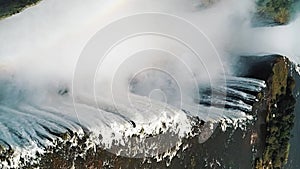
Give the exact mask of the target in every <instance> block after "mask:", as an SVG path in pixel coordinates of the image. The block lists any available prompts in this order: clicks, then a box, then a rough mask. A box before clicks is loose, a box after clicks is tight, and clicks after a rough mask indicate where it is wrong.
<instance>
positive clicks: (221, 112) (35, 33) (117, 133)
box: [0, 0, 300, 166]
mask: <svg viewBox="0 0 300 169" xmlns="http://www.w3.org/2000/svg"><path fill="white" fill-rule="evenodd" d="M198 5H199V4H198V3H197V2H196V1H193V0H190V1H180V0H175V1H172V2H171V1H165V2H161V1H159V0H154V1H151V2H150V1H128V2H127V1H123V0H120V1H117V0H115V1H110V2H108V1H97V0H91V1H89V2H82V1H79V0H78V1H73V0H66V1H63V2H61V1H54V0H44V1H42V2H41V3H40V4H38V5H36V6H34V7H31V8H28V9H26V10H25V11H23V12H21V13H20V14H17V15H15V16H12V17H10V18H7V19H4V20H1V21H0V75H1V76H0V87H1V88H0V129H1V130H0V144H1V145H4V146H5V147H12V148H14V149H17V150H19V153H20V154H19V155H20V156H24V154H26V153H28V152H31V155H32V154H34V153H32V151H30V150H33V151H42V150H43V149H44V148H45V147H46V146H48V145H51V144H53V141H54V140H55V139H57V138H58V137H59V134H61V133H65V132H68V131H73V132H74V131H76V132H78V133H83V131H85V132H92V134H93V135H94V136H99V134H100V135H101V136H102V138H101V139H99V138H96V139H95V140H94V141H95V144H101V145H104V148H110V147H111V146H112V142H113V141H114V140H118V141H119V142H120V144H125V142H126V141H124V140H126V139H124V137H127V136H132V135H134V134H140V131H141V130H142V129H143V131H144V134H145V135H150V134H153V135H155V134H158V133H160V131H161V128H162V126H165V125H166V126H167V129H165V130H164V131H163V132H166V131H167V130H169V129H170V130H172V131H173V132H174V133H176V134H177V137H178V138H179V139H180V138H183V137H186V136H188V134H189V132H190V131H191V121H190V119H189V117H191V116H196V117H198V118H199V119H201V120H204V121H210V122H214V123H217V122H220V121H221V120H224V119H230V120H232V121H246V120H249V119H251V118H252V117H251V115H249V112H251V110H252V104H253V103H254V102H255V101H256V98H255V95H256V93H258V92H260V91H261V90H262V89H263V88H264V87H266V86H265V82H264V81H261V80H258V79H250V78H242V77H233V76H231V75H230V72H231V71H232V70H234V68H232V67H228V66H227V62H231V61H232V60H234V58H232V57H233V56H236V55H240V54H252V55H254V54H264V53H272V52H275V53H276V52H277V53H280V54H283V55H292V60H294V61H297V56H299V55H300V52H299V49H298V50H297V49H296V48H294V47H296V45H295V44H296V43H297V42H294V41H291V40H289V39H285V41H284V42H285V43H286V44H291V45H290V46H291V48H292V49H290V48H289V47H285V48H282V50H280V51H277V49H279V48H277V47H278V44H279V43H277V40H278V39H279V40H281V39H282V38H284V37H283V36H282V37H281V36H275V37H274V36H273V35H274V34H281V33H279V32H285V33H284V36H285V35H289V36H288V37H287V38H289V37H290V36H292V35H293V32H294V31H295V29H294V28H297V27H299V26H298V25H299V24H298V20H297V21H295V22H293V23H292V24H291V25H288V26H284V27H281V28H280V29H279V28H263V29H258V28H251V26H250V18H251V12H252V11H253V8H254V4H253V2H251V1H244V2H240V1H235V0H230V1H224V2H223V1H221V2H218V3H216V4H215V5H214V6H212V7H210V8H208V9H200V8H198ZM144 12H155V13H160V12H162V13H168V14H171V15H172V16H173V15H176V16H179V17H180V18H184V19H186V20H187V22H186V23H192V24H193V25H194V26H195V27H197V28H199V29H200V30H201V31H202V32H203V34H204V35H205V36H204V35H203V36H202V37H201V38H203V39H197V40H196V42H197V46H200V47H199V48H200V49H203V50H202V53H201V54H200V55H201V56H200V58H201V59H202V60H201V62H199V61H197V58H196V57H195V56H193V53H192V52H191V51H187V47H182V46H183V45H181V46H180V43H179V42H178V41H176V42H174V40H170V38H169V39H168V38H165V37H163V36H159V37H158V36H157V35H155V36H154V35H149V36H148V35H145V36H143V37H142V39H141V38H139V37H137V38H132V39H129V40H128V41H127V42H124V43H120V45H119V46H117V47H116V48H115V49H112V51H111V52H110V53H109V54H108V55H107V56H108V57H107V59H104V60H103V62H102V63H103V64H104V66H102V67H101V68H99V70H98V69H97V71H98V72H97V73H95V74H92V75H91V74H89V73H86V72H84V71H82V72H80V73H79V74H76V73H74V72H76V70H78V61H80V56H81V54H82V52H83V51H84V50H85V46H86V44H88V42H89V40H90V39H91V38H92V37H93V36H94V35H95V34H96V33H97V32H98V31H99V29H101V28H103V27H105V25H109V24H111V23H112V22H113V21H116V20H118V19H120V18H123V17H124V16H130V15H134V14H137V13H144ZM179 21H182V19H179ZM141 22H142V21H141ZM141 22H137V23H136V25H130V27H137V28H139V27H142V26H143V25H142V24H141V25H140V23H141ZM149 22H150V21H149ZM157 22H159V19H158V21H157ZM182 22H183V21H182ZM160 23H163V22H160ZM185 26H186V25H184V26H183V27H180V28H179V27H172V28H170V27H167V28H169V29H170V30H169V31H171V29H172V31H173V32H177V31H178V32H181V31H182V32H184V29H183V28H185V29H186V30H185V31H190V30H191V31H192V30H194V29H190V27H189V26H186V27H185ZM157 27H158V28H160V27H162V28H164V25H155V26H153V29H156V28H157ZM122 29H126V26H125V27H119V28H118V29H116V30H111V33H110V34H109V36H110V37H112V38H114V37H117V36H118V32H119V31H120V32H121V30H122ZM176 29H178V30H176ZM126 30H127V29H126ZM128 32H130V30H128ZM249 32H251V37H249V35H250V34H249ZM266 32H267V33H266ZM148 33H149V32H148ZM193 35H194V34H192V35H191V39H188V40H190V42H193V40H194V39H193ZM252 35H255V36H252ZM178 36H181V35H180V34H178ZM183 36H184V35H183ZM256 36H258V37H259V38H258V40H257V39H255V37H256ZM196 37H197V36H196V35H195V38H196ZM271 37H272V39H274V40H272V41H271V40H269V38H271ZM276 37H278V39H276ZM261 39H263V40H261ZM118 40H121V39H118ZM145 40H146V41H145ZM103 41H104V43H105V42H106V41H107V43H108V41H109V39H104V40H103ZM257 41H258V42H259V43H257V44H256V42H257ZM263 42H264V43H266V45H265V44H264V45H262V44H260V43H263ZM249 43H250V44H251V45H249V46H247V44H249ZM188 45H190V44H188ZM100 46H105V45H104V44H103V45H102V44H100ZM264 46H266V47H267V48H264ZM280 46H281V43H280ZM287 46H288V45H287ZM201 47H202V48H201ZM256 47H259V48H258V49H259V50H257V51H256V49H257V48H256ZM158 48H159V49H163V50H157V49H158ZM140 49H145V50H144V51H140V52H139V53H137V54H136V53H134V52H136V51H139V50H140ZM148 50H151V51H150V52H147V51H148ZM216 51H217V52H216ZM95 55H96V54H95ZM216 56H218V57H216ZM130 57H132V58H133V59H132V58H131V59H130ZM81 58H82V57H81ZM183 63H184V64H183ZM200 63H202V65H201V64H200ZM92 64H93V63H90V64H88V65H87V66H86V65H85V66H86V67H83V68H82V70H88V69H89V65H92ZM144 68H147V69H146V71H145V70H144ZM74 74H75V75H76V77H75V78H78V79H77V80H78V81H76V84H74V77H73V76H74ZM93 80H94V81H93ZM90 81H92V82H93V84H89V83H90ZM72 82H73V83H72ZM77 82H79V83H80V85H77ZM86 82H88V84H86ZM89 85H91V86H92V87H91V86H89ZM93 85H94V86H93ZM154 149H155V148H154ZM142 151H144V150H142ZM155 152H156V153H157V152H159V150H158V151H155ZM22 153H23V154H22ZM147 153H148V152H147ZM160 153H161V152H160ZM29 154H30V153H29ZM130 155H131V154H130ZM147 155H151V156H153V155H155V154H151V153H149V154H147ZM18 164H19V161H18V160H17V161H14V162H13V165H15V166H17V165H18ZM5 165H6V164H4V166H5ZM13 165H12V166H13Z"/></svg>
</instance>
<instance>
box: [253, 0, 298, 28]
mask: <svg viewBox="0 0 300 169" xmlns="http://www.w3.org/2000/svg"><path fill="white" fill-rule="evenodd" d="M296 1H297V0H258V1H257V12H258V14H259V16H261V17H263V18H265V19H269V20H272V21H273V22H275V23H277V24H287V23H288V22H289V20H290V18H291V13H292V5H293V4H294V3H295V2H296Z"/></svg>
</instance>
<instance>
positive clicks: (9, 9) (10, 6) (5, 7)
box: [0, 0, 40, 19]
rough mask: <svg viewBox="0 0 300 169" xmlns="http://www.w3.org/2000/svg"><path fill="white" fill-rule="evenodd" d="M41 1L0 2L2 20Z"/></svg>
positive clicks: (10, 0) (8, 0)
mask: <svg viewBox="0 0 300 169" xmlns="http://www.w3.org/2000/svg"><path fill="white" fill-rule="evenodd" d="M39 1H40V0H0V19H3V18H5V17H8V16H11V15H13V14H16V13H19V12H21V11H22V10H23V9H25V8H26V7H29V6H32V5H35V4H36V3H38V2H39Z"/></svg>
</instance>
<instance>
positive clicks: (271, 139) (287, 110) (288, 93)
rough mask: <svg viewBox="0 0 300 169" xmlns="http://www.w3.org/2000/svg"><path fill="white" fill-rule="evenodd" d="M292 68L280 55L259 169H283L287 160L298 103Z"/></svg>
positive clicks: (272, 78) (257, 165) (271, 92)
mask: <svg viewBox="0 0 300 169" xmlns="http://www.w3.org/2000/svg"><path fill="white" fill-rule="evenodd" d="M288 70H289V68H288V64H287V63H286V60H285V58H279V59H277V60H276V61H275V64H274V65H273V69H272V72H273V73H272V76H271V77H270V78H269V80H268V86H269V96H270V100H269V109H268V113H267V117H266V126H267V128H266V130H267V131H266V132H267V133H266V138H265V139H266V140H265V145H266V147H265V150H264V153H263V156H262V157H261V158H260V159H257V161H256V165H255V168H256V169H279V168H282V167H283V165H284V164H286V163H287V159H288V154H289V148H290V145H289V140H290V137H291V133H290V132H291V130H292V128H293V126H294V118H295V115H294V114H293V111H294V106H295V103H296V100H295V98H294V97H293V93H292V91H293V89H294V87H295V81H294V79H293V78H292V77H289V76H288Z"/></svg>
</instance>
